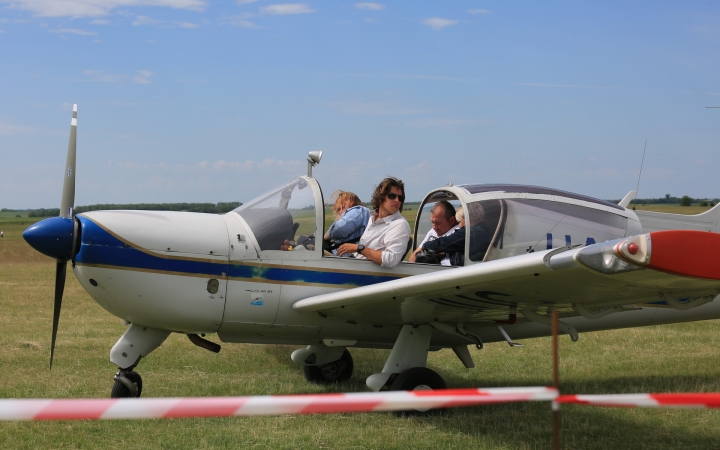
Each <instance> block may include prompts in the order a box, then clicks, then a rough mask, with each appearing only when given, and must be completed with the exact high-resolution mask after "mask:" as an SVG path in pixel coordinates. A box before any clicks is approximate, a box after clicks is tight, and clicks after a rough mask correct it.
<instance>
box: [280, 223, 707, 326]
mask: <svg viewBox="0 0 720 450" xmlns="http://www.w3.org/2000/svg"><path fill="white" fill-rule="evenodd" d="M718 294H720V234H718V233H709V232H702V231H658V232H653V233H648V234H643V235H639V236H633V237H629V238H623V239H618V240H615V241H608V242H603V243H599V244H593V245H589V246H585V247H577V246H576V247H564V248H559V249H554V250H548V251H544V252H536V253H528V254H526V255H521V256H515V257H509V258H505V259H500V260H496V261H491V262H485V263H480V264H474V265H471V266H466V267H458V268H456V269H453V270H445V271H440V272H434V273H429V274H423V275H416V276H412V277H407V278H403V279H399V280H393V281H388V282H384V283H378V284H374V285H369V286H363V287H359V288H354V289H348V290H344V291H338V292H334V293H330V294H323V295H318V296H315V297H309V298H306V299H303V300H299V301H298V302H296V303H295V304H294V305H293V307H294V309H295V310H297V311H301V312H315V313H318V314H320V315H321V316H323V317H327V318H330V319H335V320H340V321H344V322H350V323H358V324H368V325H390V324H407V323H413V324H420V323H430V322H458V323H465V324H471V323H480V322H488V321H499V323H502V321H507V320H508V318H513V317H514V316H513V314H515V313H517V312H520V311H522V313H523V314H524V315H525V316H528V315H531V314H533V312H536V311H539V310H541V311H545V310H547V308H549V307H552V308H556V309H558V310H559V311H560V313H561V316H575V315H578V314H581V315H584V316H587V317H592V316H593V315H596V316H597V315H598V314H602V311H604V310H608V309H610V308H613V307H620V306H627V307H631V305H643V306H660V305H662V306H673V307H676V308H678V309H687V308H689V307H693V306H699V305H700V304H704V303H707V302H708V301H711V300H712V299H713V298H714V297H715V296H717V295H718Z"/></svg>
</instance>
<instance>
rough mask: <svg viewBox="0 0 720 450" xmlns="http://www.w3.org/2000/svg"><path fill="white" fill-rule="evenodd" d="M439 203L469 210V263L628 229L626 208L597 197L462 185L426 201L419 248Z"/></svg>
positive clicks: (417, 233) (622, 233)
mask: <svg viewBox="0 0 720 450" xmlns="http://www.w3.org/2000/svg"><path fill="white" fill-rule="evenodd" d="M440 201H447V202H448V203H450V204H451V205H452V206H453V207H454V208H455V209H457V208H458V207H460V206H462V207H463V208H464V210H465V218H466V227H465V230H464V231H465V233H466V236H465V252H464V258H465V264H472V263H476V262H482V261H492V260H495V259H501V258H507V257H509V256H516V255H521V254H523V253H531V252H535V251H540V250H548V249H552V248H558V247H564V246H569V245H575V244H582V245H587V244H593V243H596V242H604V241H608V240H612V239H617V238H620V237H623V236H625V233H626V230H627V226H628V223H627V222H628V218H627V214H626V213H625V209H624V208H623V207H621V206H618V205H616V204H614V203H610V202H607V201H604V200H599V199H595V198H592V197H587V196H583V195H578V194H573V193H570V192H565V191H560V190H557V189H549V188H541V187H537V186H524V185H497V184H494V185H462V186H455V187H446V188H441V189H436V190H435V191H432V192H430V193H429V194H428V195H427V196H426V198H425V200H423V202H422V204H421V207H420V210H419V212H418V218H417V224H416V226H415V236H414V240H415V242H417V243H418V244H419V243H421V242H422V241H423V239H424V238H425V236H426V234H427V233H428V231H430V229H431V228H432V223H431V222H430V211H431V209H432V208H433V207H434V206H435V205H436V204H437V203H438V202H440Z"/></svg>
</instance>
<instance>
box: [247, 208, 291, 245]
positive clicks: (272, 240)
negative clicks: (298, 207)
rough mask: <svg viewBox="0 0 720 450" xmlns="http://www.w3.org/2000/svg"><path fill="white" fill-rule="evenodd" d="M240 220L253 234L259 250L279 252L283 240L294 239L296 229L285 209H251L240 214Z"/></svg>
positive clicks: (288, 212)
mask: <svg viewBox="0 0 720 450" xmlns="http://www.w3.org/2000/svg"><path fill="white" fill-rule="evenodd" d="M242 218H243V219H245V222H247V224H248V225H249V226H250V229H252V230H253V231H254V232H255V239H257V242H258V245H259V246H260V250H280V246H282V245H283V244H284V242H285V240H286V239H287V240H289V241H292V240H293V239H294V238H295V231H296V230H297V227H296V226H295V225H297V224H293V217H292V214H290V211H288V210H287V209H285V208H253V209H248V210H245V211H243V212H242Z"/></svg>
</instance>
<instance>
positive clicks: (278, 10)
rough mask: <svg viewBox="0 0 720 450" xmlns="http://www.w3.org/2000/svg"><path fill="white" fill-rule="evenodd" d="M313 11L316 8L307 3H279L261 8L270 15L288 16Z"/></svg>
mask: <svg viewBox="0 0 720 450" xmlns="http://www.w3.org/2000/svg"><path fill="white" fill-rule="evenodd" d="M312 12H315V10H314V9H312V8H311V7H309V6H308V5H306V4H305V3H283V4H278V5H268V6H265V7H263V8H260V13H261V14H267V15H270V16H287V15H294V14H307V13H312Z"/></svg>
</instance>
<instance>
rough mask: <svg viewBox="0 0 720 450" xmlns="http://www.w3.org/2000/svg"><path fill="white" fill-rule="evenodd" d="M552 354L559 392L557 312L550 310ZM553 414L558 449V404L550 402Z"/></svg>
mask: <svg viewBox="0 0 720 450" xmlns="http://www.w3.org/2000/svg"><path fill="white" fill-rule="evenodd" d="M552 355H553V387H554V388H555V389H557V390H558V393H559V392H560V370H559V356H558V312H557V310H555V309H553V311H552ZM552 416H553V449H555V450H560V404H559V403H555V402H552Z"/></svg>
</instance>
